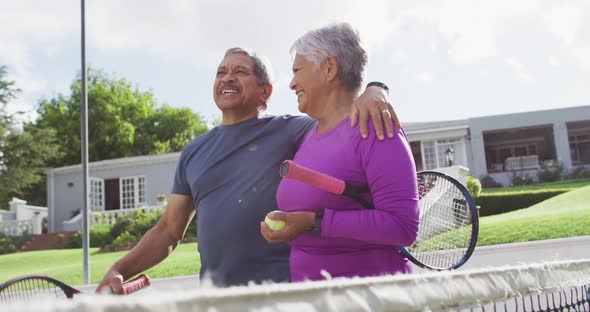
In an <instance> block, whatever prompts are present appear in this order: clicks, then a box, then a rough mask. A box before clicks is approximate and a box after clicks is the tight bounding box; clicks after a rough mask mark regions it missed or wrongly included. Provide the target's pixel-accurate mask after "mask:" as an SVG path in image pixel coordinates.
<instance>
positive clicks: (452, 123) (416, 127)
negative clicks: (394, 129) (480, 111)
mask: <svg viewBox="0 0 590 312" xmlns="http://www.w3.org/2000/svg"><path fill="white" fill-rule="evenodd" d="M402 127H403V128H404V131H406V132H407V133H411V132H416V131H424V130H433V131H436V130H440V129H455V128H467V127H469V119H458V120H446V121H428V122H402Z"/></svg>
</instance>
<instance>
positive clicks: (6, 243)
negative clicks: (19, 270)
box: [0, 233, 16, 255]
mask: <svg viewBox="0 0 590 312" xmlns="http://www.w3.org/2000/svg"><path fill="white" fill-rule="evenodd" d="M13 252H16V245H15V244H14V242H13V241H12V239H11V238H10V237H8V236H5V235H4V234H2V233H0V255H3V254H7V253H13Z"/></svg>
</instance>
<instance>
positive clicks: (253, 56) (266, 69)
mask: <svg viewBox="0 0 590 312" xmlns="http://www.w3.org/2000/svg"><path fill="white" fill-rule="evenodd" d="M232 54H243V55H246V56H248V57H249V58H250V60H252V63H253V64H254V73H255V74H256V79H257V80H258V83H259V84H260V85H265V84H272V83H271V73H270V71H271V66H270V63H269V62H268V60H267V59H266V58H265V57H264V56H259V55H258V54H257V53H256V52H254V51H251V50H249V49H244V48H239V47H235V48H231V49H228V50H227V51H225V55H224V56H223V58H226V57H228V56H229V55H232Z"/></svg>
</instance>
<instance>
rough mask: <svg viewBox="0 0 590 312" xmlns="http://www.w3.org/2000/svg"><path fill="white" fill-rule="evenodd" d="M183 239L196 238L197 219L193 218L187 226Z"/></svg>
mask: <svg viewBox="0 0 590 312" xmlns="http://www.w3.org/2000/svg"><path fill="white" fill-rule="evenodd" d="M184 237H197V217H196V216H195V217H194V218H193V219H192V220H191V223H190V224H189V226H188V228H187V229H186V233H184Z"/></svg>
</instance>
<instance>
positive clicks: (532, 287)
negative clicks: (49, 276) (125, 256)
mask: <svg viewBox="0 0 590 312" xmlns="http://www.w3.org/2000/svg"><path fill="white" fill-rule="evenodd" d="M588 284H590V260H577V261H560V262H550V263H542V264H532V265H521V266H514V267H502V268H494V269H485V270H472V271H461V272H434V273H428V274H420V275H398V276H382V277H374V278H357V279H334V280H327V281H320V282H306V283H294V284H268V285H257V286H249V287H247V286H244V287H232V288H225V289H216V288H203V287H202V288H198V287H195V289H187V290H178V289H174V290H170V291H169V292H159V291H158V292H157V291H154V290H150V289H146V290H143V291H140V292H137V293H136V294H134V295H131V296H122V297H115V296H97V295H80V296H77V297H75V298H74V299H73V300H66V299H64V300H52V301H49V300H47V301H31V302H24V303H12V304H8V305H4V306H2V305H0V310H1V311H27V312H28V311H113V312H115V311H166V312H174V311H440V310H459V309H469V308H471V307H474V306H476V307H478V306H480V305H482V304H485V303H489V302H500V301H507V300H508V299H510V298H518V297H522V296H528V295H531V294H537V293H550V292H553V291H556V290H561V289H565V288H570V287H573V286H580V285H588ZM584 296H586V294H584ZM586 309H588V308H586ZM508 310H512V309H510V308H509V309H508Z"/></svg>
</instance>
